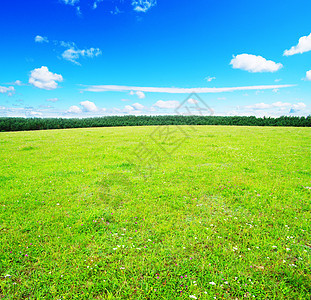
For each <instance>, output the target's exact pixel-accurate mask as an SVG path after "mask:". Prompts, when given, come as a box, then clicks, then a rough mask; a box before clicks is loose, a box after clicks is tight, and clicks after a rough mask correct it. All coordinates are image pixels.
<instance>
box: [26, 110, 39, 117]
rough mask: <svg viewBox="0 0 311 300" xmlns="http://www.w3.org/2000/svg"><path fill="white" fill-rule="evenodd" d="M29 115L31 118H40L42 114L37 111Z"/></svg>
mask: <svg viewBox="0 0 311 300" xmlns="http://www.w3.org/2000/svg"><path fill="white" fill-rule="evenodd" d="M29 114H30V115H31V116H33V117H42V113H41V112H38V111H31V112H30V113H29Z"/></svg>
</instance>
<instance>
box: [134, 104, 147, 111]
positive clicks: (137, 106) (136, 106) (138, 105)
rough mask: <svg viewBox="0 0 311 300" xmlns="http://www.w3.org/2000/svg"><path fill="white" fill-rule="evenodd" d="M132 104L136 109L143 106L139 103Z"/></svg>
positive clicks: (140, 108)
mask: <svg viewBox="0 0 311 300" xmlns="http://www.w3.org/2000/svg"><path fill="white" fill-rule="evenodd" d="M132 106H133V107H134V108H135V109H137V110H142V109H143V108H144V106H143V105H142V104H140V103H134V104H132Z"/></svg>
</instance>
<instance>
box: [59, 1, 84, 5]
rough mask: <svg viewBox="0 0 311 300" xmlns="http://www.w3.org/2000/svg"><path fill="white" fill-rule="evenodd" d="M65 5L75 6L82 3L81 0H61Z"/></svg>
mask: <svg viewBox="0 0 311 300" xmlns="http://www.w3.org/2000/svg"><path fill="white" fill-rule="evenodd" d="M61 1H62V2H63V3H64V4H67V5H71V6H74V5H76V4H78V3H79V2H80V0H61Z"/></svg>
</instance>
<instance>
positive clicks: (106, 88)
mask: <svg viewBox="0 0 311 300" xmlns="http://www.w3.org/2000/svg"><path fill="white" fill-rule="evenodd" d="M293 86H294V85H291V84H287V85H286V84H283V85H255V86H242V87H229V88H166V87H165V88H161V87H138V86H123V85H92V86H88V87H86V88H85V89H83V91H88V92H130V93H134V91H142V92H147V93H168V94H191V93H197V94H208V93H223V92H234V91H247V90H273V89H281V88H287V87H293Z"/></svg>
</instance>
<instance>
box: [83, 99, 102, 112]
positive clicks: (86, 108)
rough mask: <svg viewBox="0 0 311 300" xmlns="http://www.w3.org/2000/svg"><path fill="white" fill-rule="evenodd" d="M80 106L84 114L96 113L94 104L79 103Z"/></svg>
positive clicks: (89, 102)
mask: <svg viewBox="0 0 311 300" xmlns="http://www.w3.org/2000/svg"><path fill="white" fill-rule="evenodd" d="M80 105H81V106H82V107H83V110H84V111H86V112H95V111H98V108H97V106H96V105H95V103H94V102H91V101H82V102H80Z"/></svg>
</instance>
